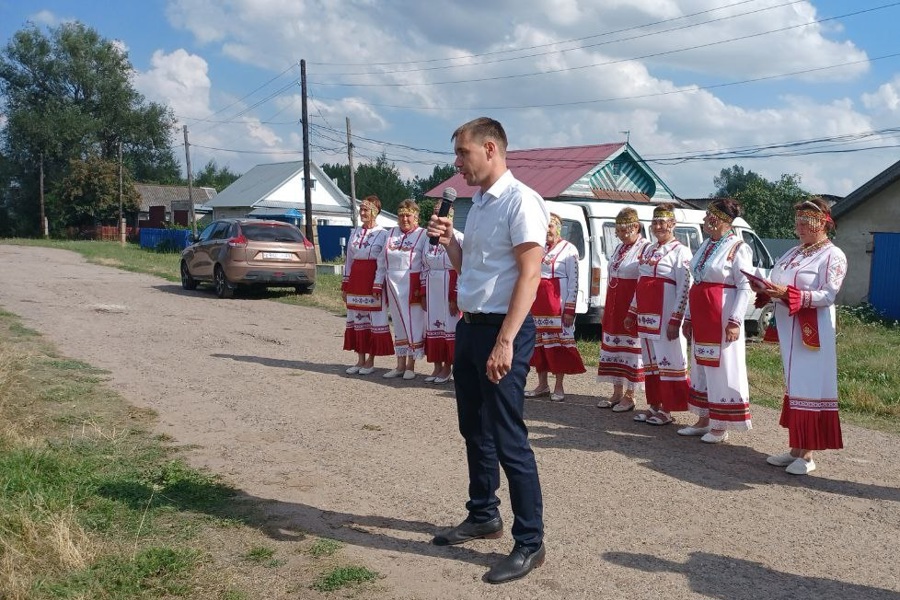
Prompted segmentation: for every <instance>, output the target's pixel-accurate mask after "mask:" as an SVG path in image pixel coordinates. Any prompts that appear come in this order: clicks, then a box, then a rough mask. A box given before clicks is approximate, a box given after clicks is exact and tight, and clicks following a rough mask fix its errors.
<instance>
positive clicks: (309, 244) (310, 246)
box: [303, 238, 315, 250]
mask: <svg viewBox="0 0 900 600" xmlns="http://www.w3.org/2000/svg"><path fill="white" fill-rule="evenodd" d="M303 247H304V248H306V249H307V250H312V249H313V248H315V246H313V243H312V242H311V241H309V240H308V239H306V238H303Z"/></svg>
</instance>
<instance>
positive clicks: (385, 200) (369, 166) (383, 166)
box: [322, 153, 412, 212]
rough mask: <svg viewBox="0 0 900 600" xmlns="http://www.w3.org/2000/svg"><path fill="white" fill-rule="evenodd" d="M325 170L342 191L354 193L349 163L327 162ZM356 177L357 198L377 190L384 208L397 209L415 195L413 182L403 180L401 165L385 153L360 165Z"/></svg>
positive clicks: (387, 209) (393, 210)
mask: <svg viewBox="0 0 900 600" xmlns="http://www.w3.org/2000/svg"><path fill="white" fill-rule="evenodd" d="M322 170H323V171H324V172H325V174H326V175H328V176H329V177H331V178H332V179H334V180H335V181H336V182H337V184H338V187H339V188H341V191H342V192H344V193H345V194H347V195H349V194H350V167H349V165H338V164H333V165H332V164H324V165H322ZM355 178H356V181H355V183H356V197H357V199H359V198H365V197H366V196H369V195H372V194H374V195H376V196H378V199H379V200H381V208H382V210H386V211H388V212H396V210H397V205H398V204H400V202H401V201H402V200H405V199H407V198H410V197H412V190H411V189H410V184H409V183H407V182H405V181H403V179H402V178H401V177H400V171H399V170H398V169H397V165H395V164H394V163H392V162H390V161H389V160H388V158H387V156H386V155H385V154H384V153H382V154H381V156H379V157H378V158H376V159H375V162H371V163H361V164H359V165H357V166H356V173H355Z"/></svg>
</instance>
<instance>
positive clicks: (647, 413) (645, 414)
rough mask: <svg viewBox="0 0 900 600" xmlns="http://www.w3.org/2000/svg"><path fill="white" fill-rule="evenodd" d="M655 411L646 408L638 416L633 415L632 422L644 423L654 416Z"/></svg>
mask: <svg viewBox="0 0 900 600" xmlns="http://www.w3.org/2000/svg"><path fill="white" fill-rule="evenodd" d="M656 414H657V413H656V409H654V408H648V409H647V410H644V411H641V412H639V413H638V414H636V415H634V420H635V421H638V422H639V423H646V422H647V420H648V419H651V418H652V417H655V416H656Z"/></svg>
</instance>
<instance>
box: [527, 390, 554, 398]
mask: <svg viewBox="0 0 900 600" xmlns="http://www.w3.org/2000/svg"><path fill="white" fill-rule="evenodd" d="M549 395H550V388H544V389H542V390H540V389H534V390H526V392H525V397H526V398H543V397H544V396H549Z"/></svg>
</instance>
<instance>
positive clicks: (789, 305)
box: [751, 198, 847, 475]
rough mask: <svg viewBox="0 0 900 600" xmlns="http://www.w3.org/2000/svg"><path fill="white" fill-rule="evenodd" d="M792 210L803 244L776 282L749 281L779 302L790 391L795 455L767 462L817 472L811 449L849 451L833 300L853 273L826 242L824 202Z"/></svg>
mask: <svg viewBox="0 0 900 600" xmlns="http://www.w3.org/2000/svg"><path fill="white" fill-rule="evenodd" d="M794 209H795V210H796V218H795V221H794V223H795V228H796V233H797V237H798V238H800V245H799V246H796V247H794V248H792V249H791V250H789V251H788V252H787V253H786V254H785V255H784V256H782V257H781V258H779V259H778V260H777V261H776V262H775V268H774V269H772V274H771V276H770V281H768V282H767V281H765V280H755V279H751V285H752V287H753V289H754V291H756V292H757V294H760V295H761V296H762V295H764V296H768V297H769V298H776V299H778V300H780V302H776V303H775V322H776V324H777V327H778V341H779V344H780V345H781V361H782V363H783V365H784V380H785V388H786V392H785V394H784V401H783V404H782V409H781V426H782V427H786V428H787V430H788V444H789V446H790V451H789V452H785V453H783V454H778V455H775V456H770V457H768V458H767V459H766V462H768V463H769V464H770V465H775V466H778V467H786V469H785V470H786V471H787V472H788V473H790V474H792V475H806V474H808V473H809V472H810V471H812V470H813V469H815V468H816V463H815V462H814V461H813V458H812V453H813V450H831V449H833V450H838V449H840V448H843V447H844V444H843V439H842V436H841V422H840V419H839V417H838V398H837V393H838V387H837V338H836V331H835V310H834V299H835V296H837V293H838V291H840V289H841V284H842V283H843V282H844V276H845V275H846V274H847V257H846V256H844V253H843V252H842V251H841V249H840V248H838V247H837V246H835V245H834V244H832V243H831V241H830V240H829V239H828V232H829V231H830V230H832V229H834V221H832V219H831V210H830V209H829V208H828V205H827V204H825V202H823V201H822V200H821V199H820V198H810V199H809V200H806V201H804V202H801V203H799V204H797V205H796V206H794ZM760 300H767V299H766V298H765V297H762V298H760Z"/></svg>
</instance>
